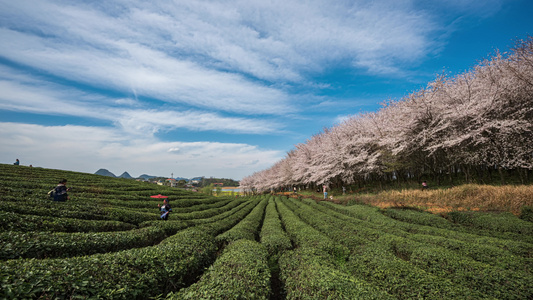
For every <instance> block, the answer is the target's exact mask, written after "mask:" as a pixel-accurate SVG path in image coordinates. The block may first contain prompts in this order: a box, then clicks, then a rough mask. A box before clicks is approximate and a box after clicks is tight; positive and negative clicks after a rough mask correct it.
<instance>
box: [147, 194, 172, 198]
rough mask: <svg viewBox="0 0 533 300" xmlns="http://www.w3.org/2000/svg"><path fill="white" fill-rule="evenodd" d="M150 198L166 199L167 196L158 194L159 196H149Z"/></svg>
mask: <svg viewBox="0 0 533 300" xmlns="http://www.w3.org/2000/svg"><path fill="white" fill-rule="evenodd" d="M150 198H168V196H163V195H161V194H159V195H154V196H150Z"/></svg>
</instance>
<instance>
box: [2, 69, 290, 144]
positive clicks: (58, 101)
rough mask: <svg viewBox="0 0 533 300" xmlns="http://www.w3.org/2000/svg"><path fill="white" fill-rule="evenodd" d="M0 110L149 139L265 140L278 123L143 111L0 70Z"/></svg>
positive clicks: (133, 105)
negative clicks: (194, 133) (171, 134)
mask: <svg viewBox="0 0 533 300" xmlns="http://www.w3.org/2000/svg"><path fill="white" fill-rule="evenodd" d="M0 90H1V91H2V93H1V94H0V109H4V110H11V111H17V112H24V113H36V114H48V115H61V116H77V117H85V118H96V119H101V120H107V121H109V123H110V124H111V123H115V124H117V125H119V126H120V128H121V130H124V131H129V132H136V133H144V134H152V133H155V132H158V131H160V130H170V129H176V128H186V129H190V130H202V131H205V130H211V131H221V132H232V133H251V134H267V133H273V132H275V131H278V130H281V129H282V128H283V126H282V125H281V124H279V123H278V122H277V121H273V120H264V119H254V118H246V117H226V116H223V115H221V114H220V113H216V112H206V111H197V110H191V109H189V110H178V109H176V110H173V109H172V108H168V107H163V108H161V109H154V108H146V107H142V106H145V105H144V104H142V103H139V102H138V101H135V100H133V99H123V98H120V99H113V98H110V97H104V96H98V95H95V94H87V93H85V92H82V91H80V90H77V89H75V88H71V87H65V86H61V85H58V84H54V83H50V82H47V81H43V80H41V79H39V78H35V77H33V76H31V75H28V74H24V73H21V72H17V71H16V70H13V69H10V68H8V67H2V66H0Z"/></svg>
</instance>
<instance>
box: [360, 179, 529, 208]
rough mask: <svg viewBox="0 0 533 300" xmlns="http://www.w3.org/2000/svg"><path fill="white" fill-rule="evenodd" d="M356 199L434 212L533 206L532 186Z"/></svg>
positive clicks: (386, 194)
mask: <svg viewBox="0 0 533 300" xmlns="http://www.w3.org/2000/svg"><path fill="white" fill-rule="evenodd" d="M356 200H357V201H359V202H363V203H366V204H370V205H374V206H378V207H381V208H386V207H402V206H409V207H419V208H421V209H424V210H427V211H430V212H433V213H445V212H449V211H452V210H481V211H509V212H511V213H513V214H515V215H519V214H520V210H521V208H522V207H523V206H533V186H528V185H519V186H512V185H506V186H490V185H477V184H466V185H461V186H457V187H452V188H449V189H444V190H439V189H435V190H401V191H386V192H381V193H379V194H377V195H360V196H356Z"/></svg>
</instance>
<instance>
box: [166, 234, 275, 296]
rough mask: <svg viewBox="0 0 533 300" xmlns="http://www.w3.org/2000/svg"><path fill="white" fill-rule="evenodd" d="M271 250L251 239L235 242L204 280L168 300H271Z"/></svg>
mask: <svg viewBox="0 0 533 300" xmlns="http://www.w3.org/2000/svg"><path fill="white" fill-rule="evenodd" d="M270 293H271V291H270V270H269V269H268V264H267V251H266V249H265V247H264V246H263V245H261V244H260V243H257V242H255V241H251V240H237V241H234V242H231V243H230V244H229V245H228V246H227V247H226V248H225V249H224V251H223V253H222V255H221V256H220V257H218V258H217V260H216V261H215V263H214V264H213V265H212V266H211V267H210V268H209V269H208V270H207V271H206V272H205V274H204V275H203V276H202V277H201V278H200V281H198V282H197V283H195V284H193V285H191V286H189V287H188V288H186V289H183V290H181V291H179V293H176V294H170V295H168V297H167V299H270Z"/></svg>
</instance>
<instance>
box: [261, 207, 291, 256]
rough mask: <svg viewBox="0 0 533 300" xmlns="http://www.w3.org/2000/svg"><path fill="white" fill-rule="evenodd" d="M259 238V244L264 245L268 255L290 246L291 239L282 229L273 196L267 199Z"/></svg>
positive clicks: (274, 254)
mask: <svg viewBox="0 0 533 300" xmlns="http://www.w3.org/2000/svg"><path fill="white" fill-rule="evenodd" d="M260 238H261V244H263V245H264V246H265V247H266V249H267V251H268V254H269V256H276V255H278V254H279V253H282V252H283V251H285V250H288V249H290V248H292V243H291V239H290V238H289V237H288V236H287V233H286V232H285V230H283V227H282V225H281V220H280V219H279V215H278V212H277V210H276V203H275V202H274V199H273V198H270V199H269V201H268V205H267V207H266V211H265V219H264V221H263V227H262V228H261V233H260Z"/></svg>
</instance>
